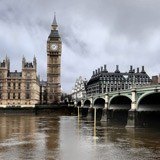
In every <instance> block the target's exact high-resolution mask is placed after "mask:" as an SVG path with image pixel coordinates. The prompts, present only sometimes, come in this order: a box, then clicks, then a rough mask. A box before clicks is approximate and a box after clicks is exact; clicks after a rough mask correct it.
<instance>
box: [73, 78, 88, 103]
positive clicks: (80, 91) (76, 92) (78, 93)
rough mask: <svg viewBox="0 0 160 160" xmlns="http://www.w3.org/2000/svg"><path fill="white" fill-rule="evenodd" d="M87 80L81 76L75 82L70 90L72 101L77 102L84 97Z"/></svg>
mask: <svg viewBox="0 0 160 160" xmlns="http://www.w3.org/2000/svg"><path fill="white" fill-rule="evenodd" d="M86 85H87V80H86V79H83V78H82V77H81V76H80V77H79V78H78V79H77V80H76V82H75V86H74V87H73V89H72V94H71V95H72V99H73V100H77V99H81V98H84V97H86Z"/></svg>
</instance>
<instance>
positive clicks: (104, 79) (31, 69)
mask: <svg viewBox="0 0 160 160" xmlns="http://www.w3.org/2000/svg"><path fill="white" fill-rule="evenodd" d="M61 53H62V41H61V37H60V35H59V32H58V25H57V22H56V17H55V15H54V20H53V23H52V25H51V32H50V34H49V36H48V40H47V81H40V79H39V78H38V76H37V60H36V57H34V58H33V62H27V60H26V59H25V57H23V58H22V71H21V72H17V71H15V72H11V71H10V59H9V58H8V57H7V56H6V58H5V59H4V60H3V61H2V62H0V107H13V106H15V107H17V106H18V107H35V105H36V104H49V105H51V104H57V103H60V102H61V101H62V100H61V95H62V93H61V83H60V78H61ZM157 78H158V77H157V76H154V77H153V78H152V80H151V79H150V77H149V76H148V75H147V73H146V72H145V70H144V66H142V69H141V71H140V70H139V68H137V71H135V70H134V69H133V68H132V66H131V67H130V70H129V72H125V73H121V72H120V71H119V67H118V66H116V70H115V71H114V72H108V71H107V68H106V65H104V67H101V68H99V69H97V70H95V71H93V74H92V76H91V79H90V80H89V81H88V82H87V80H86V79H85V80H83V79H82V77H80V78H79V79H77V80H76V83H75V86H74V88H73V90H72V94H71V95H72V99H76V98H82V97H84V96H86V95H88V96H89V95H93V94H97V93H105V92H110V91H116V90H121V89H129V88H130V87H131V86H132V85H133V83H134V84H135V85H136V86H142V85H148V84H151V83H158V79H157Z"/></svg>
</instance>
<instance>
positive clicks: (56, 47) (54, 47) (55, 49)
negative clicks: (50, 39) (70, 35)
mask: <svg viewBox="0 0 160 160" xmlns="http://www.w3.org/2000/svg"><path fill="white" fill-rule="evenodd" d="M50 48H51V50H52V51H57V49H58V45H57V44H55V43H52V44H51V46H50Z"/></svg>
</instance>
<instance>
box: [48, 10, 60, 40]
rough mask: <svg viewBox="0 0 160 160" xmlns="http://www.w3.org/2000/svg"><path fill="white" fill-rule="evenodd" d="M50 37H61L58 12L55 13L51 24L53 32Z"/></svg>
mask: <svg viewBox="0 0 160 160" xmlns="http://www.w3.org/2000/svg"><path fill="white" fill-rule="evenodd" d="M49 38H60V36H59V33H58V24H57V20H56V13H54V19H53V22H52V25H51V33H50V35H49Z"/></svg>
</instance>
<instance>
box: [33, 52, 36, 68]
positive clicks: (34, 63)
mask: <svg viewBox="0 0 160 160" xmlns="http://www.w3.org/2000/svg"><path fill="white" fill-rule="evenodd" d="M33 66H34V68H35V69H37V59H36V57H35V55H34V58H33Z"/></svg>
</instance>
